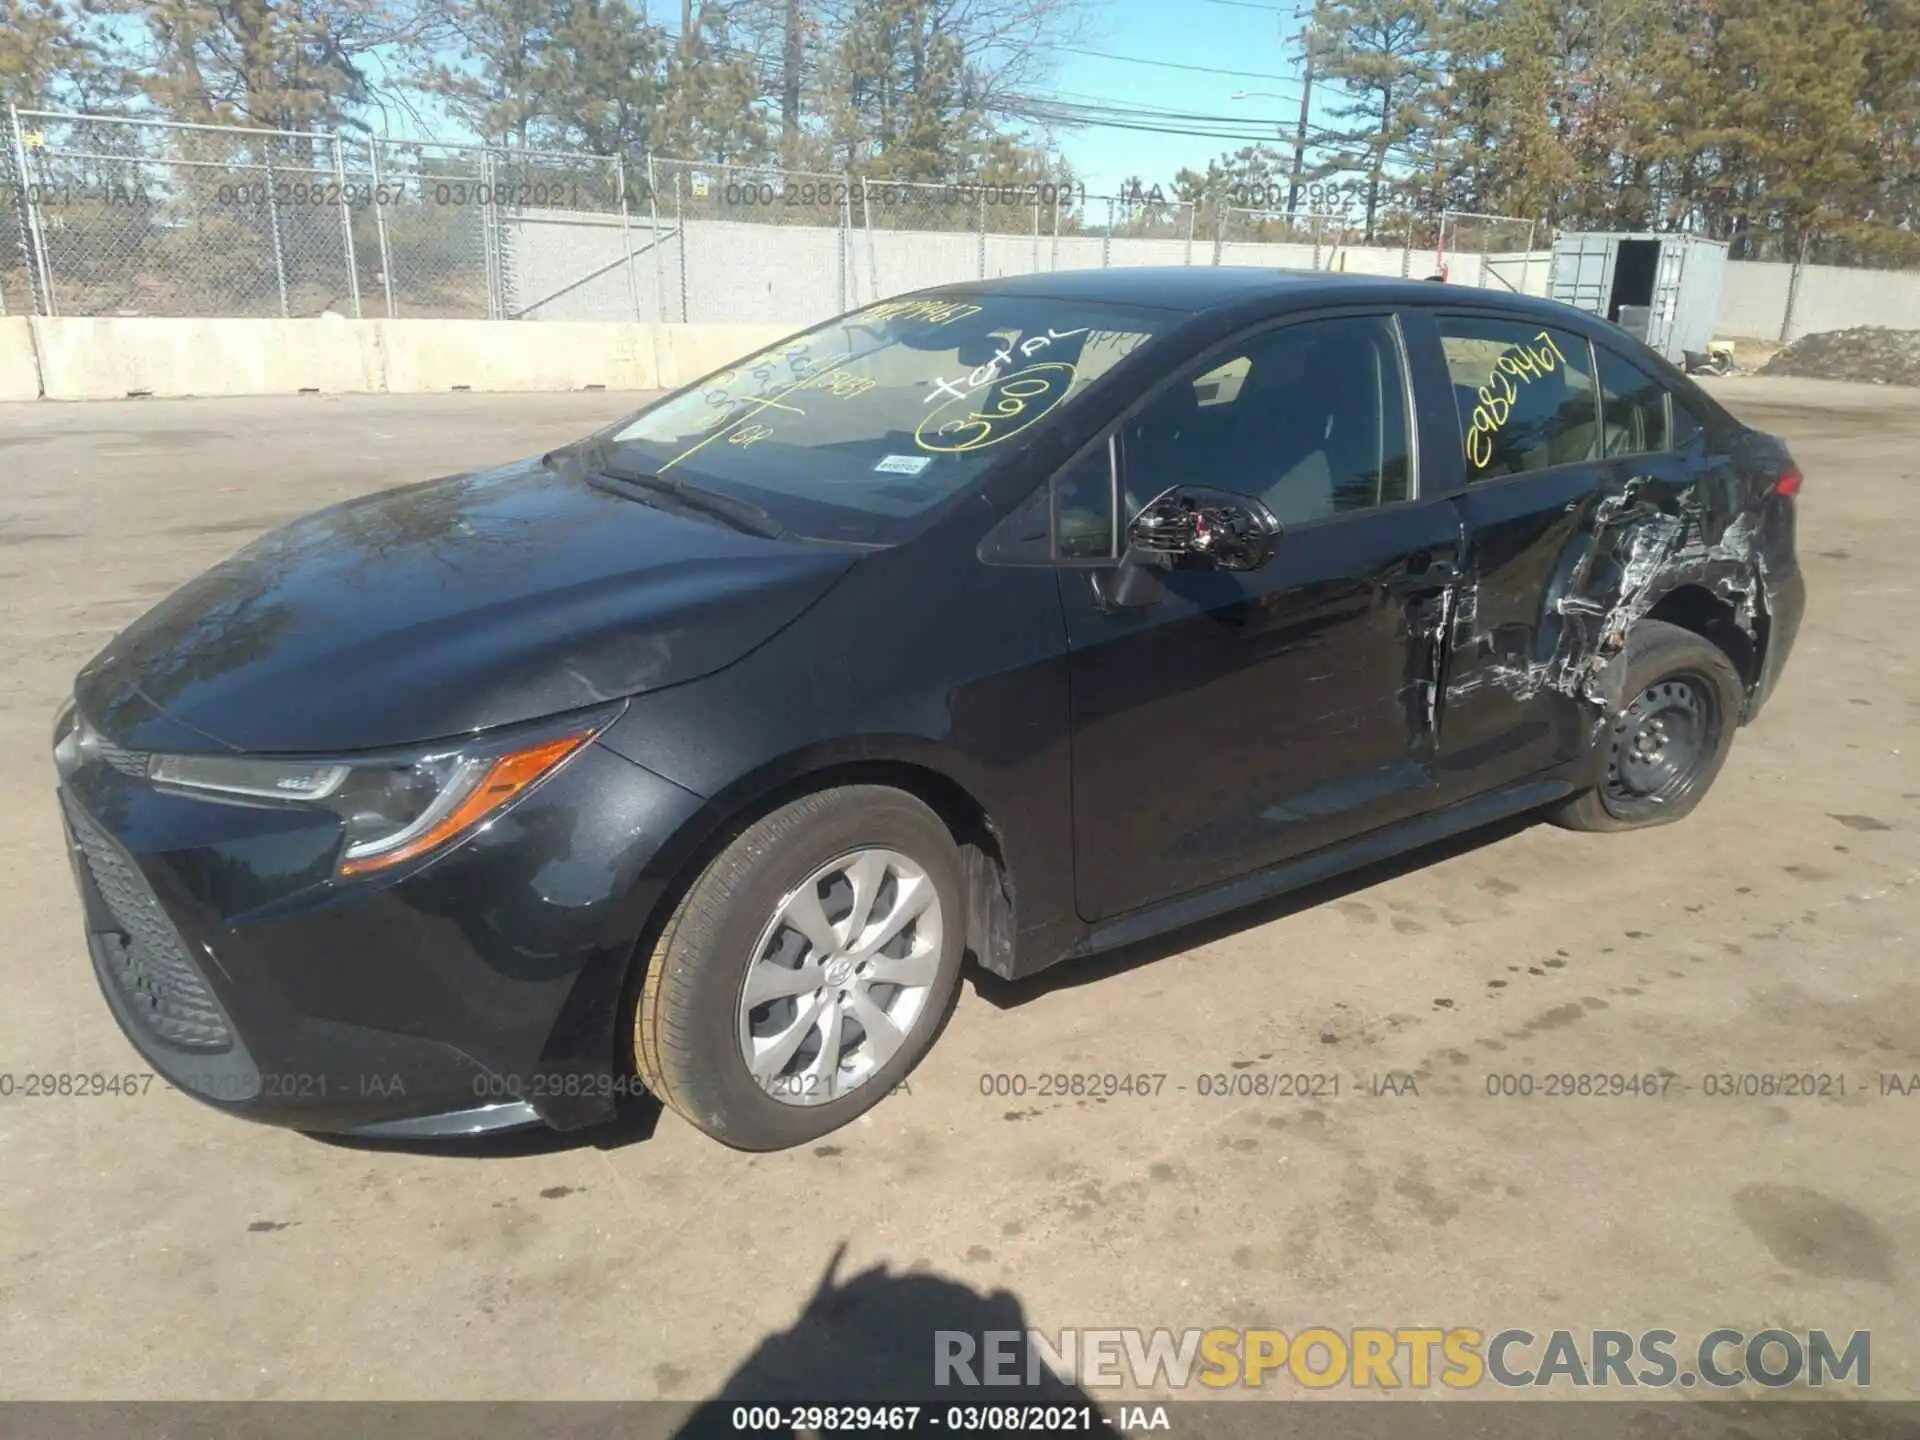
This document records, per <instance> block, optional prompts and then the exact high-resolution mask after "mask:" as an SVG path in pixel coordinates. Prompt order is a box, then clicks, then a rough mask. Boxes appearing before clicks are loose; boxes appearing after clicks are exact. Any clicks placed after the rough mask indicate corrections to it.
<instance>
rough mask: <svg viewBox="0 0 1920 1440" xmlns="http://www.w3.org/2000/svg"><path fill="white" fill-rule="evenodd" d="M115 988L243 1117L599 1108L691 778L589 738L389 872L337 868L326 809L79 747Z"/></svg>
mask: <svg viewBox="0 0 1920 1440" xmlns="http://www.w3.org/2000/svg"><path fill="white" fill-rule="evenodd" d="M60 799H61V808H62V811H63V813H64V818H65V825H66V831H67V840H68V849H69V854H70V857H71V859H72V862H73V869H74V876H75V881H76V884H77V885H78V887H79V891H80V896H81V902H82V905H83V908H84V911H85V917H86V933H87V941H88V949H89V951H90V953H91V956H92V959H93V967H94V973H95V977H96V979H97V980H98V982H99V984H100V988H101V992H102V994H103V995H104V996H105V998H106V1001H107V1005H108V1008H109V1009H110V1010H111V1011H112V1013H113V1016H114V1018H115V1020H116V1021H118V1022H119V1024H120V1027H121V1029H122V1030H123V1031H124V1032H125V1033H126V1035H127V1038H128V1039H129V1040H130V1041H131V1042H132V1044H133V1045H134V1048H135V1049H137V1050H138V1051H139V1052H140V1053H141V1054H142V1055H143V1056H144V1057H145V1058H146V1059H147V1061H148V1062H149V1063H150V1064H151V1065H152V1066H153V1068H154V1070H155V1071H157V1072H158V1073H159V1074H160V1075H161V1076H162V1077H164V1078H165V1079H166V1080H167V1081H168V1082H169V1083H170V1084H172V1085H173V1086H174V1087H175V1088H176V1089H179V1090H181V1091H183V1092H185V1093H187V1094H189V1095H192V1096H194V1097H195V1098H197V1099H200V1100H203V1101H205V1102H207V1103H208V1104H211V1105H214V1106H216V1107H218V1108H220V1109H222V1110H225V1111H228V1112H229V1113H232V1114H235V1115H239V1116H243V1117H245V1118H247V1119H251V1120H258V1121H264V1122H267V1123H271V1124H280V1125H290V1126H294V1127H297V1128H299V1129H303V1130H314V1131H343V1132H349V1133H360V1134H367V1135H387V1136H395V1137H401V1136H412V1137H421V1136H440V1135H472V1134H479V1133H484V1132H486V1131H490V1130H498V1129H509V1128H516V1127H519V1126H524V1125H528V1124H535V1123H545V1124H549V1125H553V1126H555V1127H557V1128H561V1129H572V1128H576V1127H578V1126H582V1125H588V1124H593V1123H595V1122H597V1121H600V1120H605V1119H609V1118H611V1117H612V1116H613V1114H614V1111H615V1106H616V1104H617V1103H618V1101H619V1099H620V1098H621V1097H622V1096H623V1095H626V1094H629V1093H632V1092H633V1091H634V1089H635V1088H636V1086H637V1081H635V1080H634V1079H633V1078H632V1076H631V1073H630V1070H629V1068H628V1066H627V1065H626V1064H625V1060H624V1056H625V1047H624V1043H623V1037H622V1036H621V1034H620V1029H621V1021H622V1000H623V996H624V991H625V984H626V978H627V975H628V972H629V969H630V965H631V961H632V958H633V954H634V949H635V946H636V944H637V943H638V941H639V938H640V932H641V930H642V929H643V928H644V926H645V923H646V920H647V917H648V916H649V915H650V914H651V912H652V910H653V907H654V905H655V903H656V902H657V901H658V899H659V897H660V894H661V892H662V889H663V887H664V883H665V866H664V863H663V861H664V857H663V853H662V852H663V849H664V848H667V847H669V846H670V842H671V841H672V839H673V837H674V836H675V834H676V833H677V832H679V831H681V829H682V827H683V826H684V825H685V824H686V822H687V821H688V820H690V819H691V818H692V817H693V815H694V814H695V813H696V811H697V809H698V806H699V801H698V800H697V798H696V797H694V796H693V795H691V794H689V793H688V792H686V791H684V790H681V789H680V788H679V787H677V786H674V785H672V784H670V783H669V782H667V781H665V780H662V779H660V778H659V777H658V776H655V775H653V774H652V773H651V772H649V771H647V770H644V769H642V768H641V767H639V766H637V765H635V764H633V763H632V762H631V761H628V760H625V759H623V758H621V757H619V756H617V755H615V754H613V753H612V752H611V751H608V750H606V749H604V748H602V747H600V746H598V745H589V746H588V747H587V748H586V749H585V750H583V751H582V752H581V753H580V754H579V755H578V756H576V757H575V758H574V759H573V760H572V761H570V762H569V763H568V764H567V765H566V766H564V767H563V768H562V769H561V770H560V771H559V772H558V773H557V774H555V775H554V776H553V777H552V778H551V779H550V780H548V781H547V782H545V783H544V784H542V785H540V786H539V787H538V788H536V789H535V790H533V791H532V792H531V793H529V794H528V795H526V796H525V797H523V798H522V799H520V800H519V801H518V802H517V803H516V804H514V805H513V806H512V807H511V808H510V809H508V810H506V811H505V812H503V813H502V814H501V815H499V816H497V817H496V818H495V819H494V820H493V821H492V822H491V823H490V824H488V825H487V826H486V827H484V828H483V829H482V830H481V831H479V832H478V833H476V834H474V835H472V836H469V837H468V838H466V839H465V840H463V841H461V842H460V843H459V844H457V845H455V846H453V847H451V848H450V849H448V850H446V851H443V852H440V853H439V854H437V855H435V856H433V857H431V858H430V859H428V860H426V861H424V862H422V863H420V864H418V865H416V866H414V867H412V868H410V869H408V870H406V871H404V872H400V873H397V874H396V875H395V876H394V877H391V878H385V879H381V880H378V881H375V880H373V879H372V877H369V879H368V880H366V881H339V880H335V879H333V878H332V874H331V871H332V858H331V856H332V851H333V848H334V846H335V844H336V843H337V836H335V835H334V834H333V833H332V832H333V830H334V822H332V821H331V819H330V817H324V816H318V815H315V814H314V813H313V812H311V811H305V810H300V809H297V808H293V807H285V806H262V805H226V804H216V803H211V802H208V801H204V800H199V799H190V798H184V797H181V796H178V795H171V794H168V793H166V792H164V791H158V790H155V789H153V788H152V787H151V786H149V785H148V784H147V783H146V782H145V780H144V779H143V778H142V777H141V775H140V773H139V770H138V767H137V766H127V765H120V766H116V765H115V764H113V763H110V762H109V761H107V760H94V761H90V762H89V763H87V764H85V765H83V766H81V767H80V768H79V769H77V770H76V771H75V772H74V773H73V774H71V775H69V776H68V777H66V780H65V783H63V785H62V787H61V790H60Z"/></svg>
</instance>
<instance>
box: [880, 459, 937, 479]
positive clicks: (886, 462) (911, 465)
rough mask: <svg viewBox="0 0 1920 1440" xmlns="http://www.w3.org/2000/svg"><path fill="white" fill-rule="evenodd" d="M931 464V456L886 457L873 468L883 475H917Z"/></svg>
mask: <svg viewBox="0 0 1920 1440" xmlns="http://www.w3.org/2000/svg"><path fill="white" fill-rule="evenodd" d="M932 463H933V457H932V456H931V455H888V456H885V457H883V458H882V459H881V461H880V463H879V464H878V465H876V466H874V467H873V468H874V469H875V470H878V471H880V472H881V473H882V474H885V475H918V474H919V473H920V472H921V471H922V470H924V469H926V468H927V466H929V465H931V464H932Z"/></svg>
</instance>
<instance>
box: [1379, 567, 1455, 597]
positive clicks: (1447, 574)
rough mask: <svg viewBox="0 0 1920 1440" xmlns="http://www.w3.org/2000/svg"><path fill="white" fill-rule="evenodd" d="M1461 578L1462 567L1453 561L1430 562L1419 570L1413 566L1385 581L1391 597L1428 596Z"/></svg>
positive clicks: (1388, 577) (1397, 570)
mask: <svg viewBox="0 0 1920 1440" xmlns="http://www.w3.org/2000/svg"><path fill="white" fill-rule="evenodd" d="M1459 578H1460V567H1459V566H1458V565H1455V564H1454V563H1453V562H1452V561H1451V560H1430V561H1428V562H1427V563H1426V564H1425V565H1422V566H1421V567H1420V568H1419V569H1417V570H1416V569H1414V568H1413V567H1412V566H1411V565H1407V566H1403V567H1400V568H1398V569H1396V570H1394V571H1393V572H1392V573H1390V574H1389V575H1388V576H1387V578H1386V581H1385V585H1386V590H1387V593H1388V594H1389V595H1396V596H1409V595H1426V594H1430V593H1432V592H1433V591H1435V590H1444V589H1446V588H1447V586H1449V585H1451V584H1453V583H1454V582H1455V581H1456V580H1458V579H1459Z"/></svg>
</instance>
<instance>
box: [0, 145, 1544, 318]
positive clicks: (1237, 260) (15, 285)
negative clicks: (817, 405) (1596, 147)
mask: <svg viewBox="0 0 1920 1440" xmlns="http://www.w3.org/2000/svg"><path fill="white" fill-rule="evenodd" d="M4 121H5V126H4V132H3V133H0V306H4V308H5V310H6V312H7V313H12V314H23V313H39V314H43V315H181V316H193V315H199V316H223V315H236V316H244V315H263V316H308V315H321V314H328V313H331V314H338V315H347V316H354V317H361V316H395V317H424V318H436V319H494V320H664V321H679V322H695V323H699V322H753V323H768V322H772V323H780V324H791V325H794V326H801V325H807V324H812V323H815V322H817V321H819V320H822V319H825V318H827V317H829V316H831V315H834V314H837V313H839V312H840V311H842V310H846V309H849V308H852V307H853V306H856V305H861V304H867V303H870V302H872V301H874V300H878V299H881V298H884V297H886V296H889V295H896V294H900V293H901V292H903V291H907V290H915V289H919V288H922V287H924V286H929V285H938V284H943V283H949V282H953V281H960V280H972V279H983V278H990V277H997V276H1006V275H1020V274H1030V273H1035V272H1045V271H1053V270H1070V269H1088V268H1098V267H1103V266H1129V265H1261V266H1283V267H1291V268H1299V269H1333V270H1354V271H1361V272H1365V273H1369V274H1384V275H1408V274H1422V275H1424V274H1426V273H1430V269H1431V267H1432V265H1433V264H1435V263H1437V261H1436V259H1435V258H1434V257H1435V256H1438V255H1445V256H1448V257H1449V260H1450V263H1451V265H1452V268H1453V272H1454V273H1453V275H1452V278H1453V279H1455V280H1456V281H1463V282H1465V283H1469V284H1501V285H1507V286H1509V287H1510V288H1522V287H1521V286H1518V285H1514V284H1513V283H1512V280H1511V277H1510V274H1509V273H1508V272H1509V271H1510V269H1511V266H1510V265H1508V264H1507V260H1508V259H1509V258H1510V252H1514V251H1525V250H1526V249H1527V248H1528V247H1529V246H1530V243H1531V234H1532V227H1531V226H1530V225H1529V224H1528V223H1527V222H1525V221H1522V220H1513V219H1512V218H1511V217H1502V216H1469V215H1449V216H1445V217H1442V219H1441V221H1440V225H1439V233H1437V234H1436V233H1434V227H1433V226H1432V225H1431V223H1430V224H1429V225H1428V227H1427V233H1426V234H1425V235H1424V236H1423V235H1420V234H1419V233H1418V231H1417V227H1416V226H1415V225H1414V223H1413V222H1411V221H1409V222H1408V223H1407V225H1406V226H1405V227H1404V229H1403V230H1402V231H1401V232H1399V234H1398V238H1397V239H1396V238H1395V231H1394V229H1393V221H1394V217H1392V216H1381V217H1378V219H1379V223H1378V224H1376V226H1375V227H1374V238H1373V240H1372V243H1370V244H1362V243H1361V238H1362V237H1361V232H1360V230H1359V229H1357V228H1356V226H1355V225H1354V223H1353V222H1352V220H1351V218H1350V217H1349V216H1347V215H1345V214H1342V213H1339V212H1334V211H1323V210H1303V211H1298V212H1294V213H1288V212H1283V211H1271V210H1251V209H1238V208H1227V207H1216V206H1214V205H1212V204H1209V203H1203V204H1198V205H1196V204H1193V203H1189V202H1186V201H1181V200H1168V199H1150V198H1146V197H1143V196H1141V195H1138V194H1136V195H1132V196H1117V195H1116V196H1109V195H1093V194H1088V193H1087V192H1086V190H1085V189H1084V187H1078V186H1070V185H1065V184H1053V183H1025V184H1006V185H1000V184H987V183H978V182H964V183H953V184H935V183H926V182H917V181H900V180H885V179H880V178H877V177H872V176H867V177H862V176H858V175H847V174H833V173H805V172H798V171H790V170H779V169H772V168H766V167H747V166H738V165H724V164H707V163H700V162H695V161H687V160H677V159H669V158H664V157H659V156H654V157H649V158H647V159H644V160H640V161H623V160H621V159H618V158H614V157H609V156H601V155H592V154H585V153H580V152H567V151H543V150H531V149H523V148H517V147H516V148H499V147H488V146H479V145H461V144H452V143H445V142H437V141H424V140H420V141H414V140H395V139H383V138H374V137H370V136H369V137H359V136H341V135H331V134H322V133H300V132H287V131H269V130H254V129H243V128H239V127H228V126H207V125H185V124H178V123H171V122H164V121H157V120H147V119H138V118H130V117H125V116H99V115H77V114H66V113H57V112H51V111H31V110H18V111H10V112H8V114H7V115H6V116H5V117H4ZM1546 259H1547V257H1546V256H1545V255H1544V254H1540V255H1537V256H1531V257H1529V256H1527V255H1524V254H1522V255H1521V256H1520V257H1519V263H1520V264H1521V265H1523V266H1527V265H1530V266H1531V268H1532V269H1533V270H1534V271H1536V272H1537V276H1538V277H1539V279H1538V283H1539V284H1544V277H1545V275H1546V272H1547V263H1546Z"/></svg>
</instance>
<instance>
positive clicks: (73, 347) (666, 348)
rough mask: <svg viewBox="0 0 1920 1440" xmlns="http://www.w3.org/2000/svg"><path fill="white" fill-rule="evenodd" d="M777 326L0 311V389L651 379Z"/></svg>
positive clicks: (271, 389) (273, 391) (239, 390)
mask: <svg viewBox="0 0 1920 1440" xmlns="http://www.w3.org/2000/svg"><path fill="white" fill-rule="evenodd" d="M791 330H792V327H790V326H786V325H655V324H638V325H636V324H617V323H606V322H579V323H568V322H561V321H556V322H552V323H549V324H544V325H528V324H520V323H515V322H511V321H486V320H336V319H317V320H162V319H145V318H142V319H120V318H104V319H80V318H75V319H43V318H38V317H34V318H28V319H0V400H31V399H34V398H36V397H38V396H41V395H44V396H45V397H46V398H47V399H49V400H117V399H121V398H123V397H125V396H128V395H155V396H183V395H293V394H299V393H302V392H313V393H316V394H322V395H365V394H376V393H384V394H395V395H403V394H421V393H429V392H436V391H447V390H474V391H538V390H587V389H596V388H604V389H607V390H652V389H658V388H672V387H674V386H677V385H683V384H685V383H686V382H687V381H689V380H695V379H698V378H699V377H700V376H702V375H704V374H706V373H707V372H708V371H710V370H714V369H717V368H719V367H720V366H722V365H725V364H726V363H727V362H728V361H730V360H733V359H737V358H738V357H739V356H742V355H745V354H748V353H750V352H751V351H754V350H757V349H760V348H761V347H763V346H766V345H771V344H772V343H773V342H774V341H776V340H779V339H782V338H783V337H785V336H786V335H788V334H790V333H791Z"/></svg>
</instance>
